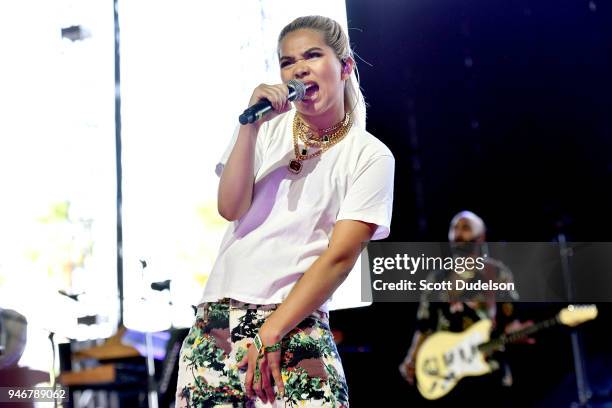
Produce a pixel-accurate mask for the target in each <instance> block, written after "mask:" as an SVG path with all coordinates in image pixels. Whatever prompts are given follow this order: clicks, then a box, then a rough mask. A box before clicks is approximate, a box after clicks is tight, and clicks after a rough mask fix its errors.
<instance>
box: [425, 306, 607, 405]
mask: <svg viewBox="0 0 612 408" xmlns="http://www.w3.org/2000/svg"><path fill="white" fill-rule="evenodd" d="M597 313H598V312H597V306H595V305H569V306H568V307H566V308H564V309H563V310H561V311H560V312H559V313H558V314H557V316H556V317H554V318H552V319H549V320H545V321H542V322H540V323H537V324H532V325H529V326H528V327H526V328H523V329H521V330H517V331H515V332H512V333H508V334H506V335H504V336H503V337H500V338H499V339H496V340H493V341H490V337H491V326H492V322H491V320H487V319H485V320H480V321H478V322H476V323H475V324H473V325H472V326H470V328H469V329H467V330H466V331H464V332H461V333H451V332H438V333H435V334H432V335H431V336H429V337H427V338H426V339H425V341H424V342H423V344H421V347H420V348H419V350H418V352H417V356H416V366H415V375H416V379H417V386H418V389H419V392H420V393H421V395H422V396H423V397H425V398H427V399H430V400H434V399H438V398H441V397H443V396H445V395H446V394H448V393H449V392H450V391H451V390H452V389H453V388H455V386H456V385H457V383H458V382H459V380H461V379H462V378H463V377H469V376H478V375H483V374H487V373H490V372H491V371H492V369H491V367H490V365H489V363H487V361H486V360H485V357H484V354H483V353H482V352H481V349H488V350H493V349H495V348H498V347H499V346H500V345H503V344H507V343H512V342H514V341H517V340H519V339H521V338H524V337H525V336H528V335H530V334H533V333H535V332H537V331H538V330H542V329H548V328H550V327H554V326H556V325H559V324H562V325H565V326H570V327H575V326H578V325H579V324H581V323H584V322H586V321H589V320H593V319H595V318H596V317H597ZM479 346H480V347H479ZM491 346H493V347H491Z"/></svg>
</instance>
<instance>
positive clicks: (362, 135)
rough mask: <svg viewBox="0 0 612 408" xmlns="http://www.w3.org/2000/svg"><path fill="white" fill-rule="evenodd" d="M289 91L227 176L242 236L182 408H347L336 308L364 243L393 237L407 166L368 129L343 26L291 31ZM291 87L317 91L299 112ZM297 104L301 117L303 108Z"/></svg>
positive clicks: (192, 344)
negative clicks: (331, 314) (401, 175)
mask: <svg viewBox="0 0 612 408" xmlns="http://www.w3.org/2000/svg"><path fill="white" fill-rule="evenodd" d="M278 56H279V62H280V73H281V80H282V82H283V83H281V84H278V85H266V84H262V85H259V86H258V87H257V88H255V90H254V91H253V94H252V96H251V99H250V101H249V106H251V105H253V104H255V103H257V102H259V101H260V100H262V99H267V100H268V101H270V102H271V104H272V106H273V108H274V111H273V112H270V113H269V114H268V115H267V116H264V117H263V118H262V119H261V120H260V121H258V122H255V123H253V124H248V125H242V126H240V127H239V129H238V130H237V132H236V133H235V134H234V137H233V140H232V142H231V143H230V146H229V148H228V149H227V151H226V152H225V154H224V155H223V157H222V159H221V162H220V164H219V165H218V166H217V173H218V174H220V183H219V193H218V207H219V213H220V214H221V215H222V216H223V217H224V218H226V219H227V220H229V221H233V223H232V224H231V225H230V226H229V228H228V230H227V232H226V234H225V236H224V238H223V241H222V244H221V247H220V250H219V255H218V258H217V260H216V262H215V265H214V267H213V270H212V271H211V274H210V278H209V280H208V283H207V285H206V289H205V290H204V296H203V297H202V301H201V304H200V306H199V307H198V311H197V316H196V322H195V324H194V326H193V327H192V328H191V330H190V332H189V335H188V336H187V338H186V339H185V341H184V343H183V347H182V349H181V354H180V365H179V380H178V389H177V406H178V407H187V406H188V407H209V406H256V407H264V406H268V407H270V406H300V407H304V406H305V407H315V406H316V407H320V406H325V407H348V405H349V402H348V389H347V385H346V380H345V377H344V372H343V369H342V363H341V361H340V356H339V355H338V351H337V350H336V346H335V343H334V340H333V337H332V334H331V331H330V328H329V320H328V310H329V300H330V298H331V296H332V294H333V293H334V291H335V290H336V289H337V288H338V286H339V285H340V284H341V283H342V282H343V281H344V279H345V278H346V277H347V275H348V273H349V272H350V271H351V269H352V267H353V265H354V264H355V261H356V260H357V257H358V255H359V253H360V250H361V243H362V242H366V241H369V240H370V239H382V238H385V237H387V236H388V235H389V226H390V223H391V210H392V201H393V172H394V159H393V155H392V154H391V152H390V151H389V149H388V148H387V147H386V146H385V145H384V144H383V143H381V142H380V141H379V140H378V139H376V138H375V137H374V136H372V135H371V134H369V133H368V132H367V131H366V130H365V103H364V102H363V97H362V96H361V93H360V91H359V86H358V84H357V81H356V76H355V72H354V71H355V60H354V57H353V52H352V50H351V48H350V45H349V42H348V38H347V36H346V34H345V33H344V32H343V30H342V28H341V27H340V25H339V24H338V23H337V22H335V21H334V20H331V19H329V18H326V17H321V16H308V17H300V18H298V19H296V20H294V21H293V22H291V23H290V24H289V25H287V26H286V27H285V28H284V29H283V30H282V31H281V33H280V35H279V40H278ZM290 79H296V80H299V81H302V82H303V83H305V84H306V85H307V86H308V90H307V92H306V96H305V97H304V99H303V100H301V101H299V102H294V103H291V102H289V101H288V99H287V98H288V88H287V86H286V85H285V83H286V82H287V81H289V80H290ZM292 106H293V109H292Z"/></svg>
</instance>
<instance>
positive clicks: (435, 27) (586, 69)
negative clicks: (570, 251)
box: [332, 0, 612, 407]
mask: <svg viewBox="0 0 612 408" xmlns="http://www.w3.org/2000/svg"><path fill="white" fill-rule="evenodd" d="M347 13H348V20H349V24H348V25H349V29H350V36H351V40H352V43H353V44H354V46H355V48H356V51H357V53H358V54H359V56H360V57H361V58H363V60H365V61H367V63H369V64H371V66H370V65H368V64H366V63H364V61H361V60H360V59H359V58H358V64H359V68H360V74H361V83H362V87H363V89H364V91H365V95H366V100H367V102H368V103H369V104H370V107H369V110H368V130H369V131H370V132H371V133H373V134H374V135H375V136H377V137H378V138H380V139H381V140H382V141H383V142H385V143H386V144H387V146H389V148H390V149H391V150H392V151H393V153H394V155H395V158H396V182H395V202H394V213H393V223H392V233H391V236H390V238H389V240H392V241H419V240H423V241H442V240H444V239H446V236H447V231H448V222H449V220H450V218H451V217H452V215H454V214H455V213H456V212H458V211H460V210H463V209H470V210H472V211H475V212H476V213H478V214H480V215H481V216H482V217H483V218H484V219H485V221H486V222H487V224H488V227H489V234H488V238H489V239H490V240H493V241H550V240H552V239H554V237H555V236H556V234H558V233H559V232H560V231H562V232H564V233H565V234H567V237H568V240H573V241H610V240H611V237H610V235H611V234H610V231H612V220H611V219H610V218H611V217H610V216H609V210H610V209H611V208H612V199H611V194H610V188H611V186H612V79H611V75H612V4H611V3H610V2H604V1H588V0H538V1H535V0H520V1H507V0H471V1H470V0H452V1H451V0H444V1H432V0H412V1H405V0H397V1H395V0H394V1H390V0H383V1H370V0H348V1H347ZM559 308H560V306H559V305H550V304H545V305H542V304H540V305H518V306H517V309H518V312H519V314H520V315H522V316H524V317H525V318H535V319H537V318H540V317H541V318H545V317H548V316H550V315H552V314H554V313H555V312H556V311H557V310H558V309H559ZM601 309H602V313H601V315H600V318H599V319H598V320H597V321H596V322H593V323H592V324H590V325H588V326H584V329H583V330H584V336H585V344H586V346H587V347H586V348H587V354H588V358H589V360H588V361H587V363H588V367H589V373H590V375H591V376H592V380H593V383H594V384H593V388H594V390H595V391H596V392H597V393H599V394H604V393H605V392H609V388H610V385H611V384H610V383H612V368H610V367H612V365H611V364H610V363H611V361H610V360H611V353H612V352H611V351H610V350H609V347H608V346H607V344H608V343H609V341H607V340H606V339H605V335H604V329H605V327H606V325H607V324H606V323H608V322H610V318H611V314H610V310H609V309H610V308H609V306H606V305H601ZM415 310H416V305H414V304H402V303H397V304H375V305H373V306H371V307H369V308H364V309H355V310H348V311H338V312H335V313H334V314H333V315H332V326H333V327H335V328H337V329H340V330H341V331H342V332H343V334H344V339H343V341H342V343H341V349H342V350H343V351H342V356H343V359H344V362H345V365H346V369H347V371H348V373H347V375H348V379H349V386H350V387H351V397H352V406H354V407H370V406H413V407H415V406H416V407H418V406H425V407H427V405H423V404H424V402H423V400H421V399H420V398H419V397H418V395H416V391H415V390H414V389H412V388H410V387H408V386H407V385H406V384H405V383H403V380H402V379H401V378H400V377H399V373H398V371H397V366H398V364H399V363H400V361H401V359H402V358H403V356H404V354H405V352H406V349H407V347H408V345H409V342H410V339H411V337H412V333H413V329H414V316H415ZM510 355H511V357H512V360H513V361H512V365H513V367H514V373H515V381H516V384H515V388H514V392H513V394H514V395H515V396H516V398H517V399H518V402H517V403H519V402H522V405H520V406H542V407H544V406H546V407H548V406H550V407H553V406H554V407H561V406H567V403H569V402H570V401H571V400H572V399H575V391H574V390H575V384H574V383H573V380H572V377H571V371H572V369H573V363H572V357H571V347H570V340H569V337H568V335H567V333H564V332H551V333H548V334H543V335H542V336H540V337H539V338H538V344H536V345H534V346H530V347H528V346H516V347H513V348H512V349H511V350H510ZM606 362H607V363H606ZM373 397H376V398H377V399H378V401H374V400H373V399H372V398H373ZM602 398H604V397H603V396H602ZM404 402H405V404H404ZM468 402H469V401H466V404H467V403H468ZM517 406H518V405H517Z"/></svg>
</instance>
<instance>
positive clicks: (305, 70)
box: [293, 60, 310, 79]
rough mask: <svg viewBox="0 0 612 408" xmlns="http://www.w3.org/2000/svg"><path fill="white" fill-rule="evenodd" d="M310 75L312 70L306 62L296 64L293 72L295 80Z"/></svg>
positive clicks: (301, 61)
mask: <svg viewBox="0 0 612 408" xmlns="http://www.w3.org/2000/svg"><path fill="white" fill-rule="evenodd" d="M308 74H310V68H309V67H308V64H307V63H306V62H305V61H304V60H300V61H298V62H296V64H295V71H294V72H293V76H294V77H295V79H302V78H304V77H305V76H307V75H308Z"/></svg>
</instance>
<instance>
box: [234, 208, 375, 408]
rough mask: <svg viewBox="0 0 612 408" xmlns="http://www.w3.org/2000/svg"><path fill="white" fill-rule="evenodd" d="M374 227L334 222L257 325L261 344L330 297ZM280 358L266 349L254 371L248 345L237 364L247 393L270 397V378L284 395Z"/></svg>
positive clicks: (268, 343)
mask: <svg viewBox="0 0 612 408" xmlns="http://www.w3.org/2000/svg"><path fill="white" fill-rule="evenodd" d="M374 231H376V225H375V224H369V223H366V222H362V221H354V220H341V221H338V222H337V223H336V225H335V226H334V230H333V232H332V237H331V240H330V242H329V247H328V248H327V250H326V251H325V252H323V254H322V255H321V256H319V258H317V260H316V261H315V262H314V263H313V264H312V265H311V266H310V268H308V270H307V271H306V272H305V273H304V275H303V276H302V277H301V278H300V280H298V282H297V283H296V284H295V285H294V286H293V288H292V289H291V292H289V295H288V296H287V298H286V299H285V300H284V301H283V303H282V304H281V305H279V307H278V308H277V309H276V310H275V311H274V312H273V313H272V314H271V315H270V316H269V317H268V318H267V319H266V321H265V322H264V324H263V325H262V326H261V328H260V329H259V337H260V338H261V341H262V343H263V345H264V346H271V345H273V344H274V343H277V342H279V341H280V340H281V339H282V338H283V337H284V336H285V335H286V334H287V333H288V332H289V331H290V330H292V329H293V328H294V327H295V326H297V325H298V323H300V322H301V321H302V320H304V318H306V317H307V316H309V315H310V314H311V313H312V312H313V311H315V310H316V309H317V308H319V307H320V306H321V305H322V304H323V303H325V301H327V299H329V297H330V296H331V295H332V294H333V293H334V291H335V290H336V289H337V288H338V286H340V284H341V283H342V282H343V281H344V280H345V279H346V277H347V276H348V274H349V272H350V271H351V269H352V268H353V265H354V264H355V261H356V260H357V257H358V256H359V253H360V252H361V243H362V242H366V241H369V240H370V238H372V235H373V234H374ZM280 359H281V352H280V350H279V351H275V352H270V353H265V356H263V357H261V359H260V361H259V370H260V374H259V373H257V374H256V371H255V367H256V366H257V364H258V363H257V360H258V359H257V352H256V350H255V347H250V348H249V352H248V353H247V355H246V356H245V357H244V359H243V360H242V361H241V362H240V363H239V364H238V367H244V366H245V365H247V364H248V368H247V373H246V378H245V389H246V393H247V396H249V397H253V396H254V395H257V396H258V397H259V398H260V399H261V400H262V401H263V402H264V403H265V402H268V401H270V402H271V401H273V400H274V399H275V395H274V389H273V388H272V387H273V382H272V378H273V379H274V384H276V386H277V387H278V392H279V393H280V395H281V396H282V395H284V392H285V386H284V384H283V380H282V376H281V372H280V368H281V361H280Z"/></svg>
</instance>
